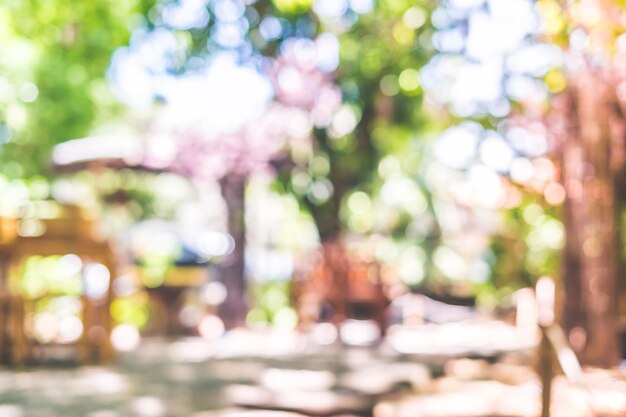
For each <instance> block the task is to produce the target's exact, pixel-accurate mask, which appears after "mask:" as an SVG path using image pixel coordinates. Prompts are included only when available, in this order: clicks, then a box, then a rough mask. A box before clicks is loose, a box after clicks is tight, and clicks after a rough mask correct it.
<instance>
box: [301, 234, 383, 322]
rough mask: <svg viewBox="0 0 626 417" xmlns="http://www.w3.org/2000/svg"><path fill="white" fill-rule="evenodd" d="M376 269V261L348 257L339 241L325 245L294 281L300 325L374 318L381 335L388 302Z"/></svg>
mask: <svg viewBox="0 0 626 417" xmlns="http://www.w3.org/2000/svg"><path fill="white" fill-rule="evenodd" d="M379 269H380V268H379V265H378V264H377V263H375V262H368V261H363V260H354V259H352V258H350V257H349V256H348V254H346V252H345V250H344V248H343V247H342V245H340V244H337V243H327V244H325V245H324V247H323V248H322V251H321V252H320V253H318V254H317V257H316V258H314V260H313V261H312V262H311V263H309V264H308V265H307V266H306V268H303V269H302V270H300V271H298V273H297V275H296V278H295V280H294V282H293V294H292V295H293V299H294V304H295V306H296V311H297V312H298V316H299V319H300V326H301V327H302V328H308V327H309V326H310V325H311V324H314V323H317V322H331V323H333V324H335V325H340V324H341V323H342V322H343V321H344V320H346V319H358V320H366V319H367V320H373V321H375V322H376V323H377V324H378V326H379V328H380V330H381V334H384V332H385V329H386V326H387V321H386V317H385V315H386V308H387V305H388V304H389V301H388V300H387V298H386V296H385V294H384V291H383V284H382V282H381V280H380V271H379Z"/></svg>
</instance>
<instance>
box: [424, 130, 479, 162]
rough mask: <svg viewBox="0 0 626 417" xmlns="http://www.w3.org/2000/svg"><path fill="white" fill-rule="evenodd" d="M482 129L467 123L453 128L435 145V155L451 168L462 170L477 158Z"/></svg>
mask: <svg viewBox="0 0 626 417" xmlns="http://www.w3.org/2000/svg"><path fill="white" fill-rule="evenodd" d="M480 135H481V127H480V126H478V125H476V124H475V123H471V122H466V123H462V124H460V125H458V126H454V127H451V128H450V129H448V130H446V131H445V132H444V134H443V135H442V136H441V137H440V138H439V139H438V140H437V142H435V144H434V154H435V156H436V157H437V159H439V160H440V161H441V162H443V163H444V164H445V165H447V166H449V167H450V168H457V169H462V168H466V167H467V166H469V164H470V163H471V162H472V161H473V160H474V158H475V157H476V152H477V147H478V142H479V139H480Z"/></svg>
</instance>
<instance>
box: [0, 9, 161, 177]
mask: <svg viewBox="0 0 626 417" xmlns="http://www.w3.org/2000/svg"><path fill="white" fill-rule="evenodd" d="M149 6H150V2H149V1H146V0H135V1H124V2H115V3H112V2H109V1H104V0H95V1H81V2H72V3H71V4H69V3H68V2H65V1H62V0H45V1H43V0H8V1H5V2H3V4H2V5H0V22H1V23H0V27H1V29H0V43H2V45H3V50H4V51H3V52H4V53H3V54H2V57H0V85H1V86H2V88H0V90H1V91H2V92H1V93H0V128H2V131H3V132H5V134H4V135H3V137H2V138H0V139H2V140H0V152H1V155H0V157H1V158H2V159H1V160H2V162H3V163H2V168H1V169H2V172H3V173H5V174H6V175H8V176H10V177H20V176H30V175H34V174H37V173H41V172H42V171H43V172H45V171H47V169H48V168H49V155H50V150H51V147H52V146H53V145H55V144H56V143H59V142H62V141H65V140H68V139H73V138H77V137H82V136H85V135H87V134H88V133H89V132H90V129H91V128H92V127H93V126H94V124H95V123H99V122H103V121H107V120H109V119H110V117H111V116H112V115H114V114H116V113H117V111H118V110H119V107H118V105H116V103H115V101H114V99H113V97H112V95H111V92H110V91H109V88H108V86H107V84H106V80H105V74H106V71H107V68H108V66H109V63H110V60H111V56H112V54H113V52H114V51H115V50H116V49H117V48H118V47H120V46H122V45H125V44H127V43H128V39H129V34H130V30H131V29H132V28H133V26H134V24H135V23H134V22H136V21H137V20H138V19H141V17H140V16H141V15H142V14H144V13H146V12H147V8H148V7H149ZM2 142H4V144H2Z"/></svg>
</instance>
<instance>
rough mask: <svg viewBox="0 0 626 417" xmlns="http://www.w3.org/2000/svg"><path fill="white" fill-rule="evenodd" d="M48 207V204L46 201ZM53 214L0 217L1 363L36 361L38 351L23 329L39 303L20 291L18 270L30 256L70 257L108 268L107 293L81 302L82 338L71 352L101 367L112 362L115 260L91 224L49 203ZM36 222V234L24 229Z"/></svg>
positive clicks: (75, 209) (74, 212) (85, 296)
mask: <svg viewBox="0 0 626 417" xmlns="http://www.w3.org/2000/svg"><path fill="white" fill-rule="evenodd" d="M46 204H48V202H46ZM49 204H50V205H53V206H54V207H55V208H56V209H57V210H55V211H56V213H55V215H54V216H51V217H49V218H37V217H36V216H34V217H28V218H26V217H24V218H19V219H17V218H0V325H1V327H0V363H4V364H9V365H21V364H24V363H26V362H31V361H34V360H35V355H34V354H35V352H36V350H38V349H39V350H41V348H42V347H43V346H41V345H40V344H39V343H38V342H37V341H36V340H35V339H34V338H33V337H32V336H31V335H29V334H28V332H27V331H26V329H27V328H28V327H32V323H27V317H28V313H29V312H31V311H33V309H34V304H35V302H36V301H37V300H35V299H32V298H29V297H25V296H24V294H22V293H21V292H20V288H19V279H20V277H19V276H17V275H16V273H17V272H18V268H19V267H20V265H22V263H23V262H24V261H25V260H26V259H28V257H31V256H53V255H66V254H74V255H77V256H78V257H80V258H81V260H83V261H88V262H97V263H99V264H102V265H104V266H105V267H106V268H107V269H108V275H109V276H108V277H107V279H108V282H107V283H106V289H105V293H104V294H102V295H100V296H98V297H94V296H90V295H88V294H86V293H84V291H83V294H82V295H81V296H80V299H81V312H80V313H81V316H82V324H83V328H82V334H81V336H80V339H79V340H78V342H77V343H75V346H74V347H75V348H76V349H77V351H78V352H77V355H76V358H77V360H78V361H79V362H83V363H85V362H105V361H109V360H110V359H112V356H113V350H112V346H111V342H110V331H111V326H112V322H111V318H110V314H109V306H110V303H111V301H112V297H113V293H112V286H111V285H110V282H111V281H112V279H113V278H114V277H115V257H114V254H113V251H112V249H111V246H110V245H109V244H108V243H107V242H106V241H103V240H99V239H97V238H96V237H95V236H94V233H93V226H94V223H93V221H91V220H90V219H87V218H86V217H85V216H84V215H83V214H82V212H81V210H80V209H79V208H78V207H76V206H68V205H66V206H63V205H56V203H49ZM29 221H31V222H37V223H38V227H39V230H37V231H35V232H33V231H28V230H21V229H27V228H23V227H22V226H23V225H24V224H25V222H29Z"/></svg>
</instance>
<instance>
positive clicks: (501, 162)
mask: <svg viewBox="0 0 626 417" xmlns="http://www.w3.org/2000/svg"><path fill="white" fill-rule="evenodd" d="M479 152H480V160H481V162H482V163H483V164H485V165H486V166H488V167H489V168H491V169H494V170H496V171H498V172H501V173H504V172H506V171H508V170H509V167H510V165H511V161H513V158H514V157H515V154H514V152H513V150H512V149H511V147H510V146H509V145H508V144H507V143H506V141H505V140H504V139H503V138H502V137H501V136H500V135H498V134H496V133H494V132H491V133H489V134H487V137H486V138H485V139H484V140H483V141H482V143H481V144H480V151H479Z"/></svg>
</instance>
